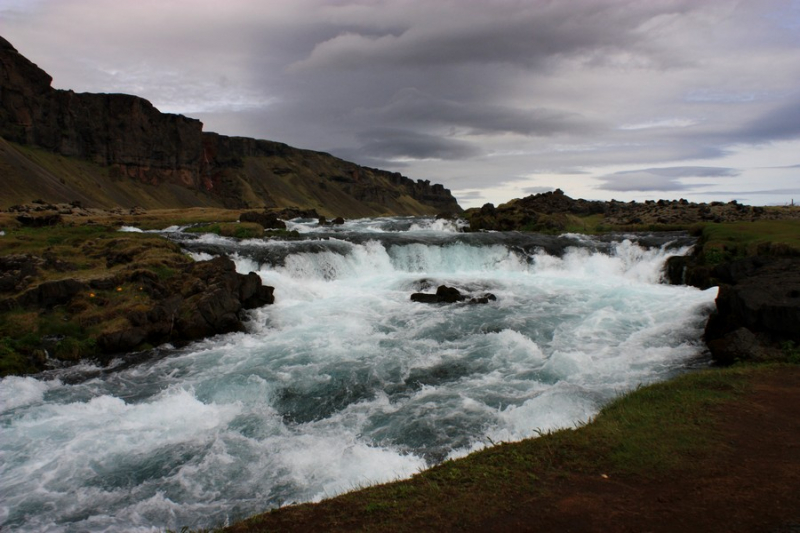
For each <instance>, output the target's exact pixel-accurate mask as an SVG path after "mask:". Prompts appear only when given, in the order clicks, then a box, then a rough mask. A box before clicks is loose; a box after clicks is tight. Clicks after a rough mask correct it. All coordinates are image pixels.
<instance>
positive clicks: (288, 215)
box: [275, 207, 319, 220]
mask: <svg viewBox="0 0 800 533" xmlns="http://www.w3.org/2000/svg"><path fill="white" fill-rule="evenodd" d="M275 215H276V216H277V217H278V218H280V219H283V220H292V219H293V218H317V219H318V218H319V213H317V210H316V209H300V208H299V207H285V208H283V209H281V210H280V211H278V212H277V213H275Z"/></svg>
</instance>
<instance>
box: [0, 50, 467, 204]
mask: <svg viewBox="0 0 800 533" xmlns="http://www.w3.org/2000/svg"><path fill="white" fill-rule="evenodd" d="M51 82H52V78H51V77H50V76H49V75H48V74H47V73H46V72H44V71H43V70H41V69H40V68H39V67H37V66H36V65H35V64H33V63H32V62H31V61H29V60H28V59H26V58H25V57H23V56H22V55H21V54H19V53H18V52H17V50H16V49H15V48H14V47H13V46H12V45H11V44H10V43H8V41H6V40H4V39H2V38H0V137H2V138H3V139H5V140H7V141H11V142H14V143H18V144H21V145H28V146H36V147H40V148H43V149H45V150H48V151H50V152H54V153H57V154H60V155H62V156H67V157H72V158H77V159H80V160H89V161H92V162H93V163H96V164H97V165H100V166H102V167H103V168H105V169H107V171H106V172H104V174H105V175H104V176H103V177H102V179H103V180H105V181H106V182H107V183H108V184H109V185H113V183H114V181H115V180H135V181H137V182H140V183H142V184H147V185H152V186H159V187H163V186H165V185H168V186H173V187H178V188H183V189H188V190H190V191H193V193H195V194H196V195H200V196H194V195H193V194H174V195H172V196H170V199H171V201H172V202H173V203H176V204H179V205H170V206H169V207H186V206H194V205H209V203H211V204H216V205H220V206H224V207H228V208H247V207H284V206H285V204H286V203H287V202H288V203H289V204H290V205H292V204H295V205H296V204H301V203H305V204H306V205H307V206H309V207H310V206H319V205H322V206H326V207H328V211H329V212H330V214H331V215H334V213H335V214H341V215H345V216H369V215H376V214H435V213H436V212H440V211H451V212H461V208H460V207H459V206H458V203H457V202H456V200H455V198H453V196H452V195H451V194H450V191H448V190H447V189H445V188H444V187H443V186H441V185H436V184H433V185H432V184H431V183H430V182H429V181H423V180H417V181H413V180H411V179H409V178H406V177H404V176H401V175H400V174H397V173H392V172H386V171H382V170H378V169H371V168H367V167H361V166H359V165H356V164H354V163H349V162H347V161H343V160H341V159H338V158H336V157H333V156H331V155H329V154H325V153H322V152H314V151H310V150H301V149H298V148H293V147H291V146H288V145H286V144H283V143H279V142H273V141H267V140H257V139H251V138H246V137H228V136H224V135H219V134H216V133H211V132H203V124H202V123H201V122H200V121H199V120H196V119H192V118H188V117H185V116H182V115H175V114H168V113H161V112H160V111H158V109H156V108H155V107H154V106H153V105H152V104H151V103H150V102H148V101H147V100H145V99H143V98H139V97H137V96H132V95H127V94H92V93H75V92H73V91H65V90H56V89H53V88H52V87H51ZM3 152H8V153H10V152H9V151H8V150H7V149H4V150H3ZM12 156H13V157H15V158H17V159H18V158H19V154H10V155H8V157H12ZM253 159H258V160H259V162H258V163H252V162H251V161H252V160H253ZM20 164H21V163H19V162H17V163H16V166H19V165H20ZM39 170H40V172H37V173H31V172H27V171H26V172H21V173H20V175H19V176H17V175H16V174H14V175H10V176H7V179H9V180H10V179H12V178H15V177H16V179H26V178H25V177H24V176H28V178H27V179H33V178H34V177H35V176H32V174H38V173H41V174H42V175H44V177H43V178H41V179H49V180H51V181H52V180H53V178H55V181H56V182H57V181H58V180H59V179H60V180H61V182H62V185H64V184H65V181H64V178H63V176H53V172H52V171H51V169H39ZM92 185H94V184H92ZM97 186H99V187H102V186H103V184H102V183H99V182H98V183H97ZM107 188H108V185H107ZM112 188H113V187H112ZM40 189H41V190H42V191H45V194H50V195H52V196H53V197H52V198H48V200H49V201H53V202H58V201H69V200H71V199H70V198H63V196H64V195H66V194H69V187H67V188H65V187H62V186H59V184H58V183H55V185H54V186H52V187H44V186H43V187H41V188H40ZM83 192H84V193H86V191H83ZM56 195H58V197H55V196H56ZM95 197H96V198H99V196H98V195H97V194H95ZM84 198H85V199H86V200H87V201H90V202H91V201H92V197H91V195H90V196H85V197H84ZM29 200H30V199H29V198H22V199H20V200H19V203H21V202H24V201H29ZM109 200H111V201H116V203H120V202H124V201H127V199H126V198H125V197H124V195H122V194H117V195H116V196H115V195H113V194H112V195H110V199H109ZM95 201H98V200H95ZM87 206H88V207H110V205H88V204H87ZM0 207H2V206H0ZM126 207H132V206H126ZM165 207H166V206H165ZM334 216H335V215H334Z"/></svg>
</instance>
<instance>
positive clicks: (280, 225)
mask: <svg viewBox="0 0 800 533" xmlns="http://www.w3.org/2000/svg"><path fill="white" fill-rule="evenodd" d="M239 222H255V223H256V224H260V225H261V227H263V228H264V229H286V223H285V222H284V221H283V220H280V219H279V218H278V216H277V215H276V214H274V213H259V212H257V211H247V212H245V213H242V214H241V215H240V216H239Z"/></svg>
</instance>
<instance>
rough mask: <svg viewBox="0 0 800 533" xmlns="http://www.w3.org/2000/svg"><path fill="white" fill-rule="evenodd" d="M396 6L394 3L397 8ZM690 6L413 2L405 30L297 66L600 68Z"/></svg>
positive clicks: (327, 51) (336, 41) (320, 53)
mask: <svg viewBox="0 0 800 533" xmlns="http://www.w3.org/2000/svg"><path fill="white" fill-rule="evenodd" d="M415 4H416V5H415ZM389 6H390V4H388V3H387V4H386V7H387V8H388V9H389V10H391V8H390V7H389ZM691 7H692V3H691V2H689V1H675V0H666V1H665V0H655V1H648V2H640V3H631V2H625V3H620V2H615V1H609V0H591V1H588V0H583V1H577V2H543V1H539V2H535V1H534V2H478V1H467V2H464V1H455V0H450V1H439V2H422V1H420V2H408V3H406V5H405V6H403V10H404V11H406V12H407V13H410V12H414V11H416V12H417V13H419V15H420V16H419V17H417V18H415V19H413V22H412V21H409V24H408V27H407V28H405V29H403V30H402V31H397V30H394V31H387V32H384V33H383V34H376V33H374V32H373V33H372V34H370V35H365V34H362V33H357V32H343V33H341V34H339V35H337V36H336V37H333V38H331V39H329V40H326V41H324V42H320V43H318V44H317V45H316V46H315V47H314V50H313V51H312V52H311V54H310V55H309V57H308V58H306V59H304V60H303V61H300V62H298V63H296V64H295V65H294V68H296V69H307V68H325V69H339V68H347V69H363V68H371V67H373V66H375V65H379V66H380V67H386V66H401V67H413V68H418V67H435V66H446V67H451V66H453V65H459V64H465V63H468V64H474V63H504V64H512V65H517V66H520V67H523V68H531V67H538V66H541V65H543V64H545V63H546V62H547V61H549V60H551V59H552V58H555V57H560V56H574V55H580V56H582V58H583V59H584V60H586V61H587V62H594V63H598V64H599V63H603V62H605V61H607V60H609V59H610V58H611V56H612V55H614V54H615V53H617V52H622V51H625V52H626V53H628V54H630V52H631V50H632V45H633V44H634V43H643V42H645V41H646V40H647V36H646V35H645V34H643V33H641V32H639V31H637V30H639V29H640V25H641V24H642V23H644V22H646V21H648V20H650V19H652V18H653V17H656V16H664V15H669V14H676V13H682V12H685V11H687V10H689V9H691ZM398 16H399V15H398ZM401 18H402V17H401ZM409 18H410V17H409ZM639 52H641V53H642V54H643V55H647V56H648V60H647V62H648V63H671V62H674V61H683V60H682V59H679V58H677V57H672V58H670V57H669V54H667V53H664V51H662V52H661V53H659V54H655V53H652V52H653V51H652V50H648V46H647V45H642V46H641V48H640V50H638V51H637V53H639Z"/></svg>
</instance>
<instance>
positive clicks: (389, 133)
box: [358, 128, 481, 161]
mask: <svg viewBox="0 0 800 533" xmlns="http://www.w3.org/2000/svg"><path fill="white" fill-rule="evenodd" d="M358 137H359V139H360V140H361V146H360V148H359V150H358V152H359V153H361V155H362V156H365V155H368V156H369V157H371V158H374V159H376V160H379V159H383V160H386V161H392V160H401V161H402V160H403V159H453V160H461V159H467V158H470V157H474V156H477V155H479V154H480V153H481V150H480V148H478V147H476V146H474V145H473V144H470V143H467V142H464V141H458V140H455V139H450V138H448V137H439V136H436V135H428V134H425V133H420V132H416V131H412V130H403V129H395V128H379V129H373V130H367V131H363V132H361V133H359V134H358Z"/></svg>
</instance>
